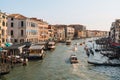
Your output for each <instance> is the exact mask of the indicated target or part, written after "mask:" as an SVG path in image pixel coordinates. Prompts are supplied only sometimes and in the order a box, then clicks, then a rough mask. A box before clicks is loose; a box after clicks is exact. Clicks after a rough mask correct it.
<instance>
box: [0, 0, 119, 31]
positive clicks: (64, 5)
mask: <svg viewBox="0 0 120 80" xmlns="http://www.w3.org/2000/svg"><path fill="white" fill-rule="evenodd" d="M0 10H1V11H2V12H6V13H8V14H14V13H19V14H22V15H24V16H27V17H37V18H40V19H43V20H45V21H47V22H48V23H49V24H67V25H69V24H81V25H84V26H86V28H87V29H90V30H104V31H105V30H107V31H109V30H110V27H111V23H112V22H114V21H115V20H116V19H120V0H0Z"/></svg>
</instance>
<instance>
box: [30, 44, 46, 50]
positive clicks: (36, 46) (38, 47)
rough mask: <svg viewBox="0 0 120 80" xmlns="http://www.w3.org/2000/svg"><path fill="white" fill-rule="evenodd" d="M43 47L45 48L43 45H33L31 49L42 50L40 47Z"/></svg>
mask: <svg viewBox="0 0 120 80" xmlns="http://www.w3.org/2000/svg"><path fill="white" fill-rule="evenodd" d="M43 48H44V46H43V45H31V46H30V48H29V49H33V50H40V49H43Z"/></svg>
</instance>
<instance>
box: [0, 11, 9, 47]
mask: <svg viewBox="0 0 120 80" xmlns="http://www.w3.org/2000/svg"><path fill="white" fill-rule="evenodd" d="M6 42H7V15H6V13H3V12H0V47H4V46H5V43H6Z"/></svg>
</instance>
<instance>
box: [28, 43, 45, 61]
mask: <svg viewBox="0 0 120 80" xmlns="http://www.w3.org/2000/svg"><path fill="white" fill-rule="evenodd" d="M44 56H45V54H44V46H41V45H32V46H30V48H29V53H28V57H27V58H28V59H29V60H30V59H32V60H33V59H43V57H44Z"/></svg>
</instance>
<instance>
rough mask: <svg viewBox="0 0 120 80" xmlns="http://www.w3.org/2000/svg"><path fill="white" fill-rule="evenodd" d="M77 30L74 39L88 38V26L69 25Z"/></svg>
mask: <svg viewBox="0 0 120 80" xmlns="http://www.w3.org/2000/svg"><path fill="white" fill-rule="evenodd" d="M69 27H72V28H74V29H75V33H74V37H75V38H85V37H86V26H84V25H80V24H72V25H69Z"/></svg>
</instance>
